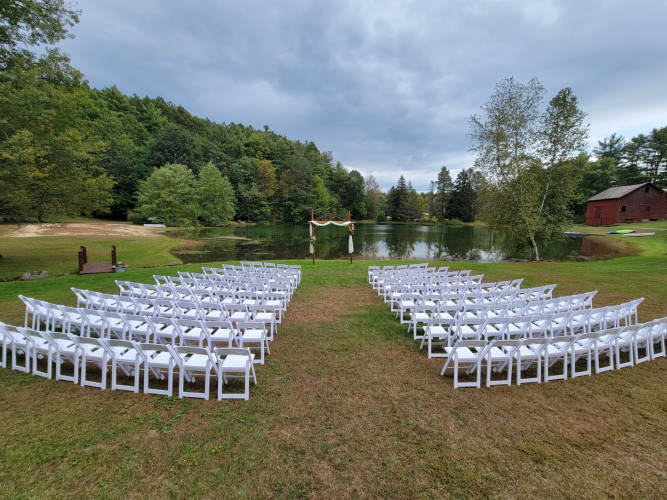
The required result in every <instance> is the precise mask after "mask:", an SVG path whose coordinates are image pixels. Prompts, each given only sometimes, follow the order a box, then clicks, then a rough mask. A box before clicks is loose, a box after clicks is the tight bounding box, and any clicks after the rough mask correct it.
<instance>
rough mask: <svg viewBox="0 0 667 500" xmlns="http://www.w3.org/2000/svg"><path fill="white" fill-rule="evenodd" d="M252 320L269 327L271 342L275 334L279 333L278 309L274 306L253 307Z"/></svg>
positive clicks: (251, 307)
mask: <svg viewBox="0 0 667 500" xmlns="http://www.w3.org/2000/svg"><path fill="white" fill-rule="evenodd" d="M250 319H251V320H252V321H260V322H262V323H264V324H265V325H267V327H268V334H267V339H268V340H270V341H271V340H273V336H274V334H275V333H277V331H278V330H277V326H276V309H275V307H274V306H268V305H264V304H256V305H251V306H250Z"/></svg>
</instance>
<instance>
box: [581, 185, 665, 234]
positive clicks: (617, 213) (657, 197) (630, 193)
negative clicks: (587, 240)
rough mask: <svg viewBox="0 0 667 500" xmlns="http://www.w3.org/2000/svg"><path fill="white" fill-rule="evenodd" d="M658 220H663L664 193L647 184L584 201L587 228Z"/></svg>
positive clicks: (612, 191)
mask: <svg viewBox="0 0 667 500" xmlns="http://www.w3.org/2000/svg"><path fill="white" fill-rule="evenodd" d="M661 219H667V191H663V190H662V189H660V188H658V187H657V186H654V185H653V184H651V183H650V182H645V183H644V184H634V185H632V186H620V187H613V188H609V189H607V190H605V191H602V192H601V193H599V194H596V195H595V196H593V197H591V198H589V199H588V200H587V206H586V224H588V225H589V226H607V225H612V224H617V223H619V222H620V223H629V222H642V221H647V220H661Z"/></svg>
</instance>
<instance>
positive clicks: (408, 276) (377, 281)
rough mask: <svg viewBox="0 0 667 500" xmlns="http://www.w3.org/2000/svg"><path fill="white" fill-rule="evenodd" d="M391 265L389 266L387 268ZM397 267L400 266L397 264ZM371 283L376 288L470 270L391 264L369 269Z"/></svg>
mask: <svg viewBox="0 0 667 500" xmlns="http://www.w3.org/2000/svg"><path fill="white" fill-rule="evenodd" d="M387 267H389V268H387ZM396 267H397V268H398V267H400V266H396ZM368 274H369V283H370V284H371V286H372V287H373V288H374V289H377V288H378V286H380V285H381V284H384V283H387V284H391V283H395V282H398V281H410V280H417V279H430V278H434V277H438V278H452V277H456V276H466V275H469V274H470V270H460V271H450V270H449V268H448V267H440V268H432V267H431V268H429V267H424V268H415V269H405V268H400V269H391V266H385V267H383V268H382V269H380V270H373V269H369V273H368Z"/></svg>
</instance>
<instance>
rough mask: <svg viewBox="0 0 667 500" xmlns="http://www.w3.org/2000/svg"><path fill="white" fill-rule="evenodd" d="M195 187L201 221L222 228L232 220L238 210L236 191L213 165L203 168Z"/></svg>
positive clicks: (209, 164)
mask: <svg viewBox="0 0 667 500" xmlns="http://www.w3.org/2000/svg"><path fill="white" fill-rule="evenodd" d="M195 187H196V201H197V209H198V210H199V219H200V220H201V221H202V222H203V223H204V224H205V225H207V226H222V225H225V224H227V223H228V222H229V221H230V220H232V218H233V217H234V213H235V210H236V198H235V196H234V189H233V188H232V185H231V183H230V182H229V180H228V179H227V177H223V176H222V174H221V173H220V171H219V170H218V169H217V168H216V167H215V166H214V165H213V164H212V163H207V164H206V165H204V166H203V167H202V169H201V170H200V172H199V179H198V180H197V182H196V185H195Z"/></svg>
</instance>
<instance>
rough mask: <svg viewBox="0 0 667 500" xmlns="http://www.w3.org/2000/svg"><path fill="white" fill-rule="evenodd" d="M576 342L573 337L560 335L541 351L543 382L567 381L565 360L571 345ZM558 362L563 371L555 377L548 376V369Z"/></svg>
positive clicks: (575, 338)
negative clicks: (560, 363)
mask: <svg viewBox="0 0 667 500" xmlns="http://www.w3.org/2000/svg"><path fill="white" fill-rule="evenodd" d="M576 340H577V337H576V336H575V335H561V336H558V337H553V338H552V339H551V341H550V342H549V343H548V344H547V345H546V346H545V347H544V349H543V350H542V358H543V359H542V364H543V366H544V381H545V382H549V381H551V380H567V358H568V355H569V353H570V348H571V346H572V344H573V343H574V342H575V341H576ZM558 361H561V362H562V365H563V371H562V372H561V373H560V374H557V375H550V374H549V369H550V368H551V367H552V366H553V365H554V364H556V363H557V362H558Z"/></svg>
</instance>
